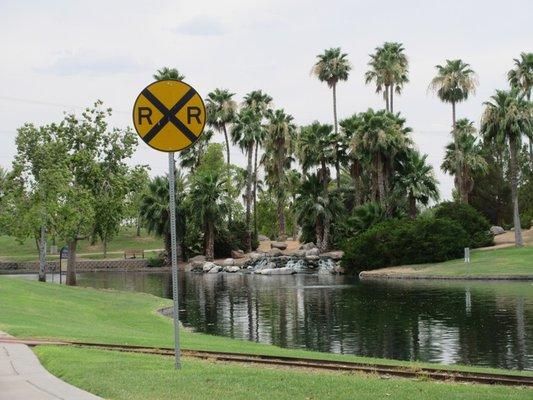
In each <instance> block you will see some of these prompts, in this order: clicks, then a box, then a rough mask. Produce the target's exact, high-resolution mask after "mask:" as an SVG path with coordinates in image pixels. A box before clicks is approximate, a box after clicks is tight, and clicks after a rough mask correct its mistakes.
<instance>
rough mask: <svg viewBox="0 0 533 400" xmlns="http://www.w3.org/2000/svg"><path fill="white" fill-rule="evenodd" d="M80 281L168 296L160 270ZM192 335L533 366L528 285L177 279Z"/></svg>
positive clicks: (531, 288) (532, 302) (532, 289)
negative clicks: (197, 333) (207, 334)
mask: <svg viewBox="0 0 533 400" xmlns="http://www.w3.org/2000/svg"><path fill="white" fill-rule="evenodd" d="M79 283H80V284H81V285H86V286H93V287H104V288H116V289H122V290H134V291H142V292H147V293H152V294H155V295H158V296H163V297H169V298H170V297H171V293H172V290H171V280H170V274H168V273H164V274H163V273H142V272H134V273H131V272H129V273H120V272H95V273H82V274H80V275H79ZM180 288H181V291H180V308H181V310H180V315H181V319H182V320H183V321H184V323H185V324H187V325H189V326H192V327H193V328H195V329H196V330H198V331H201V332H206V333H211V334H217V335H224V336H229V337H232V338H241V339H248V340H252V341H257V342H262V343H272V344H276V345H279V346H283V347H293V348H307V349H314V350H319V351H324V352H334V353H346V354H358V355H363V356H372V357H385V358H395V359H401V360H422V361H434V362H441V363H449V364H451V363H460V364H477V365H486V366H493V367H502V368H513V369H530V370H531V369H533V285H532V283H530V282H522V283H521V282H509V283H504V282H466V281H464V282H463V281H461V282H459V281H449V282H427V281H387V282H359V281H357V280H355V279H354V278H350V277H345V276H330V275H290V276H260V275H241V274H215V275H208V274H206V275H202V274H191V273H182V274H181V275H180Z"/></svg>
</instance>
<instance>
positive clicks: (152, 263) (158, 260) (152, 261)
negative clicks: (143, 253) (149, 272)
mask: <svg viewBox="0 0 533 400" xmlns="http://www.w3.org/2000/svg"><path fill="white" fill-rule="evenodd" d="M164 265H165V254H164V253H158V254H157V255H156V256H150V257H148V266H149V267H151V268H160V267H162V266H164Z"/></svg>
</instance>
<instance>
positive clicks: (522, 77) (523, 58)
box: [507, 53, 533, 169]
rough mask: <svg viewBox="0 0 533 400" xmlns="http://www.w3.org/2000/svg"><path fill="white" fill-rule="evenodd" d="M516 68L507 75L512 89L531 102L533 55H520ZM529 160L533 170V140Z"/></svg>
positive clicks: (516, 61)
mask: <svg viewBox="0 0 533 400" xmlns="http://www.w3.org/2000/svg"><path fill="white" fill-rule="evenodd" d="M514 64H515V67H514V68H513V69H512V70H510V71H509V72H508V74H507V79H508V80H509V83H510V84H511V87H513V88H517V89H518V90H520V92H521V93H522V94H523V95H524V96H525V97H526V99H527V101H531V89H532V88H533V53H520V59H516V58H515V59H514ZM529 158H530V162H531V168H532V169H533V140H531V139H530V140H529Z"/></svg>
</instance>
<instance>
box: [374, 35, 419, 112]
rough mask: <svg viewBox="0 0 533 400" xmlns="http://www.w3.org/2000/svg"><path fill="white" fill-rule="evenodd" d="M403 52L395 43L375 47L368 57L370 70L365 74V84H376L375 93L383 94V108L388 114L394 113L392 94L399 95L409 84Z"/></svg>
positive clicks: (405, 57)
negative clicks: (374, 50)
mask: <svg viewBox="0 0 533 400" xmlns="http://www.w3.org/2000/svg"><path fill="white" fill-rule="evenodd" d="M404 50H405V49H404V47H403V44H401V43H397V42H385V43H384V44H383V46H382V47H376V52H375V53H374V54H371V55H370V61H369V63H368V66H369V67H370V69H369V70H368V71H367V72H366V73H365V83H367V84H368V83H370V82H372V81H374V82H375V83H376V93H381V92H383V98H384V99H385V108H386V109H387V111H390V112H394V92H396V93H397V94H401V92H402V89H403V86H404V85H405V84H406V83H407V82H409V78H408V72H409V61H408V60H407V56H406V55H405V53H404Z"/></svg>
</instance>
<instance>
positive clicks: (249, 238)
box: [246, 142, 254, 253]
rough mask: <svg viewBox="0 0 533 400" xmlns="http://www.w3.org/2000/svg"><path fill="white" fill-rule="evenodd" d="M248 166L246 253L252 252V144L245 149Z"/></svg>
mask: <svg viewBox="0 0 533 400" xmlns="http://www.w3.org/2000/svg"><path fill="white" fill-rule="evenodd" d="M246 152H247V156H248V166H247V169H246V171H247V174H246V252H247V253H249V252H251V251H252V225H251V207H252V179H253V176H252V156H253V154H254V143H253V142H252V143H250V144H249V145H248V149H247V151H246Z"/></svg>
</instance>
